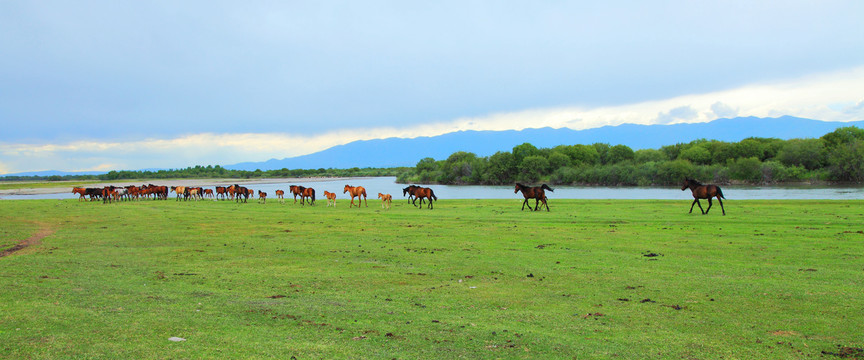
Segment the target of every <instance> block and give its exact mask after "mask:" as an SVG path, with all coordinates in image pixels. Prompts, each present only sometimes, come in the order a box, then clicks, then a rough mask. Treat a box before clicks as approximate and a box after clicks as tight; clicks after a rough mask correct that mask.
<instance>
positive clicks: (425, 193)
mask: <svg viewBox="0 0 864 360" xmlns="http://www.w3.org/2000/svg"><path fill="white" fill-rule="evenodd" d="M408 188H409V189H410V188H411V187H410V186H409V187H408ZM403 191H404V189H403ZM408 191H409V192H410V193H411V195H414V201H412V202H411V205H414V206H417V205H416V204H414V203H415V202H417V199H420V206H419V207H418V209H422V208H423V199H424V198H425V199H429V205H428V206H427V207H428V208H430V209H434V207H433V206H432V199H435V200H438V197H437V196H435V192H434V191H432V189H430V188H424V187H419V186H416V185H415V186H414V188H413V189H411V190H408Z"/></svg>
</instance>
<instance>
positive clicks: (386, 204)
mask: <svg viewBox="0 0 864 360" xmlns="http://www.w3.org/2000/svg"><path fill="white" fill-rule="evenodd" d="M378 198H379V199H381V208H382V209H390V203H391V202H393V196H392V195H390V194H382V193H378Z"/></svg>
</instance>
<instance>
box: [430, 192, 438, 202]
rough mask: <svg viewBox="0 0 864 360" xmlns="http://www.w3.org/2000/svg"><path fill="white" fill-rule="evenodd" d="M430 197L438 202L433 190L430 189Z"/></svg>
mask: <svg viewBox="0 0 864 360" xmlns="http://www.w3.org/2000/svg"><path fill="white" fill-rule="evenodd" d="M429 196H431V197H432V198H433V199H435V201H438V197H437V196H435V192H434V191H432V189H429Z"/></svg>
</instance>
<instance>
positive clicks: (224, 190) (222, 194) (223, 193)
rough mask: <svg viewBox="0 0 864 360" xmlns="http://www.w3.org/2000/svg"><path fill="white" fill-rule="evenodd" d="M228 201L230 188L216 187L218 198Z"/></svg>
mask: <svg viewBox="0 0 864 360" xmlns="http://www.w3.org/2000/svg"><path fill="white" fill-rule="evenodd" d="M220 197H221V198H222V199H227V198H228V188H227V187H224V186H217V187H216V198H217V199H218V198H220Z"/></svg>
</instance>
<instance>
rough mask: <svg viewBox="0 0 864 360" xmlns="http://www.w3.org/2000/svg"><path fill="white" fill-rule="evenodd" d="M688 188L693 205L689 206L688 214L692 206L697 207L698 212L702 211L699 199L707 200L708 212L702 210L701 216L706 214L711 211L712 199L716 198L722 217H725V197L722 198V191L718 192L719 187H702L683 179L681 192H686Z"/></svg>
mask: <svg viewBox="0 0 864 360" xmlns="http://www.w3.org/2000/svg"><path fill="white" fill-rule="evenodd" d="M687 188H690V192H691V193H693V203H692V204H690V214H692V213H693V205H699V210H702V204H700V203H699V199H708V210H702V215H705V214H707V213H708V212H709V211H711V200H712V198H715V197H716V198H717V202H719V203H720V210H721V211H723V215H726V209H724V208H723V200H720V199H721V198H723V199H725V198H726V197H725V196H723V190H720V187H719V186H717V185H702V184H701V183H700V182H698V181H696V180H692V179H684V186H681V191H684V190H687Z"/></svg>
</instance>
